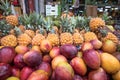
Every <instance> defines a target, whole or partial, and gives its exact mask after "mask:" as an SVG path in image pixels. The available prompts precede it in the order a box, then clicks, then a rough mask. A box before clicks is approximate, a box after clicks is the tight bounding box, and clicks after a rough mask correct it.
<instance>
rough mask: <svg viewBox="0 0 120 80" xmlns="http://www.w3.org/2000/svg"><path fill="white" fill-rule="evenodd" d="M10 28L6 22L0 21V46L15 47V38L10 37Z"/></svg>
mask: <svg viewBox="0 0 120 80" xmlns="http://www.w3.org/2000/svg"><path fill="white" fill-rule="evenodd" d="M12 30H13V29H12V26H11V25H9V24H8V23H7V22H6V20H4V19H3V20H1V21H0V32H1V34H0V37H1V40H0V43H1V45H2V46H11V47H15V46H16V45H17V38H16V37H15V36H14V35H11V34H10V33H11V31H12Z"/></svg>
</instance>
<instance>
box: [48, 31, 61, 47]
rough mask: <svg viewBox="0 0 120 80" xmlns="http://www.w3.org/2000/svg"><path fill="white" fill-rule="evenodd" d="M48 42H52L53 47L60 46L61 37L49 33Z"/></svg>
mask: <svg viewBox="0 0 120 80" xmlns="http://www.w3.org/2000/svg"><path fill="white" fill-rule="evenodd" d="M47 40H49V41H50V42H51V44H52V46H58V45H59V36H58V35H57V34H54V33H49V34H48V36H47Z"/></svg>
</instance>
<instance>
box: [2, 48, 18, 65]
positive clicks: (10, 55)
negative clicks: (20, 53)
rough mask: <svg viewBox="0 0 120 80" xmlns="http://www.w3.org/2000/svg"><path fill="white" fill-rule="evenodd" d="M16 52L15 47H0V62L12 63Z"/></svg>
mask: <svg viewBox="0 0 120 80" xmlns="http://www.w3.org/2000/svg"><path fill="white" fill-rule="evenodd" d="M15 55H16V53H15V50H14V48H13V47H3V48H1V49H0V62H2V63H11V62H12V61H13V59H14V57H15Z"/></svg>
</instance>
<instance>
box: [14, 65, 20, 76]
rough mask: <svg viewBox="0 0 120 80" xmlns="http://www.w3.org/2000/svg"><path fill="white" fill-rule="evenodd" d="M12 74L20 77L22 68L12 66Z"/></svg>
mask: <svg viewBox="0 0 120 80" xmlns="http://www.w3.org/2000/svg"><path fill="white" fill-rule="evenodd" d="M12 76H15V77H18V78H19V77H20V69H19V68H16V67H12Z"/></svg>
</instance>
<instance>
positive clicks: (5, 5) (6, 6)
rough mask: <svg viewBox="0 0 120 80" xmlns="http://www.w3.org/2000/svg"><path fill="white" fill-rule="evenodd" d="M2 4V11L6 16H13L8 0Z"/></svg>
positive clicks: (2, 0) (0, 6) (2, 1)
mask: <svg viewBox="0 0 120 80" xmlns="http://www.w3.org/2000/svg"><path fill="white" fill-rule="evenodd" d="M0 3H1V4H0V9H1V10H3V11H4V12H3V15H4V16H7V15H10V14H12V10H11V5H10V2H8V0H6V1H4V0H1V1H0Z"/></svg>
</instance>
